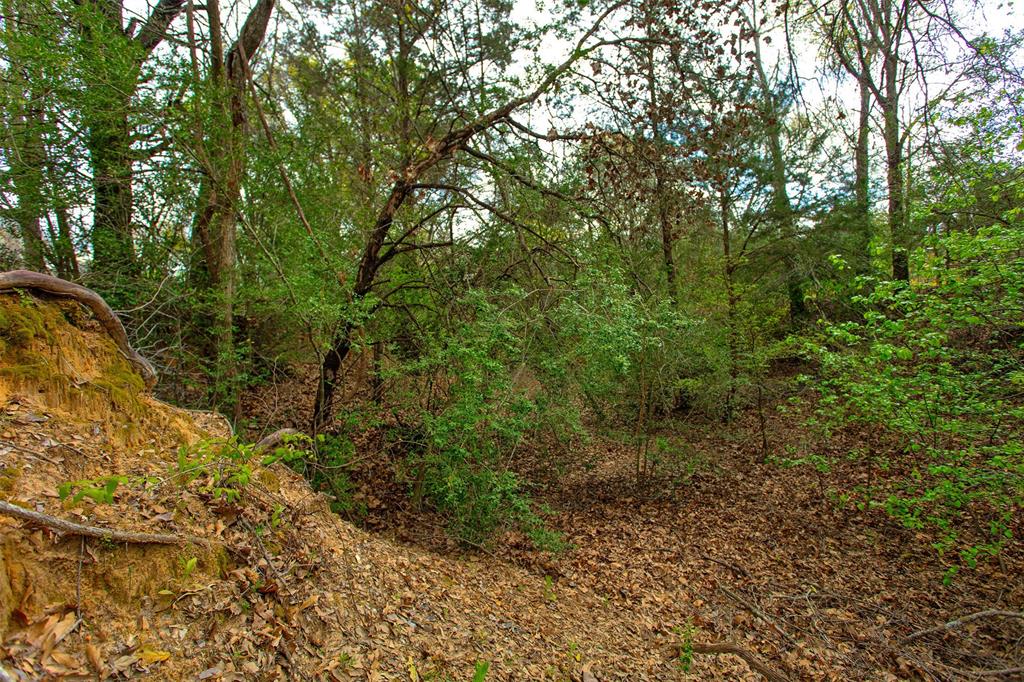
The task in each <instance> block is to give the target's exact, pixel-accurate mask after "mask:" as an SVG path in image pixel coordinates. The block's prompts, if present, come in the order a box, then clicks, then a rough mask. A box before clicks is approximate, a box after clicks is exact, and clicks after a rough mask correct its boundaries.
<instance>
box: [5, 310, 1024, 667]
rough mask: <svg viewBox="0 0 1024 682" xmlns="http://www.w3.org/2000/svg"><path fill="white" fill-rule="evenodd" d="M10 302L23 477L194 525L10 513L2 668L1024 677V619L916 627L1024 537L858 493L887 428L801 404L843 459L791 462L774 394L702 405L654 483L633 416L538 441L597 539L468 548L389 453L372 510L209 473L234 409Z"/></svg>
mask: <svg viewBox="0 0 1024 682" xmlns="http://www.w3.org/2000/svg"><path fill="white" fill-rule="evenodd" d="M0 306H5V307H6V308H5V310H6V312H7V313H8V314H9V315H13V314H15V313H18V314H21V315H22V316H23V317H24V314H25V313H24V311H25V309H26V308H28V309H32V310H38V311H39V313H40V315H39V316H37V317H38V320H39V321H38V326H39V329H37V330H36V332H33V334H26V335H25V336H26V338H28V339H29V340H28V341H24V342H19V343H21V344H22V345H20V346H15V347H12V348H13V350H12V348H8V349H7V350H6V351H0V354H2V358H0V359H2V360H3V362H2V363H0V370H2V371H0V489H2V491H3V497H4V499H5V500H7V501H8V502H10V503H11V504H14V505H16V506H18V507H22V508H25V509H28V510H30V511H33V512H36V513H42V514H48V515H50V516H51V517H54V518H59V519H63V520H65V521H70V522H74V523H80V524H86V525H91V526H102V527H107V528H117V529H120V530H124V531H136V532H147V533H164V534H168V533H170V534H175V535H178V536H179V537H180V538H181V541H180V542H179V543H177V544H171V545H159V544H145V543H143V544H137V543H132V542H126V543H118V542H110V541H106V540H102V539H86V538H83V537H82V536H80V535H79V534H77V533H76V532H66V531H65V532H58V530H57V529H56V528H55V527H54V526H53V525H47V523H38V522H36V523H30V522H26V521H24V520H23V519H21V518H12V517H10V516H9V515H4V516H3V517H2V518H0V625H2V635H3V640H2V646H0V679H4V680H6V679H14V680H35V679H69V680H71V679H75V680H89V679H127V678H133V679H134V678H146V679H160V680H165V679H170V680H196V679H200V680H250V679H254V680H288V679H299V678H308V679H318V680H319V679H323V680H335V681H339V682H345V681H347V680H402V681H403V682H445V681H452V682H462V681H463V680H470V679H474V675H475V672H476V671H478V670H479V671H481V672H482V667H483V666H484V664H485V663H486V664H487V665H488V666H489V671H488V672H487V674H486V676H485V677H483V678H482V679H486V680H487V682H493V681H494V680H551V681H552V682H563V681H570V680H571V681H573V682H606V681H610V680H638V681H640V680H649V681H654V680H687V679H693V680H758V679H762V678H766V679H770V680H784V679H788V680H887V679H889V680H893V679H899V680H904V679H906V680H914V679H924V680H948V679H1020V678H1021V672H1020V671H1019V670H1017V671H1016V672H1015V671H1014V669H1015V668H1018V669H1019V668H1020V667H1021V666H1022V659H1024V652H1022V651H1021V645H1022V642H1024V620H1022V619H1021V618H1019V617H1003V616H998V615H996V614H991V613H990V614H988V615H984V616H980V617H977V618H973V619H967V620H966V622H964V623H962V624H954V625H951V626H950V627H948V628H943V629H941V630H938V631H935V632H927V633H921V634H915V633H920V632H921V631H922V630H926V629H928V628H932V627H936V626H941V625H942V624H944V623H947V622H948V621H951V620H952V619H954V618H958V617H964V616H968V615H969V614H974V613H978V612H981V611H991V610H1000V611H1006V612H1013V613H1017V614H1019V613H1020V611H1021V610H1022V608H1024V578H1022V576H1024V570H1022V569H1024V556H1022V555H1021V552H1020V549H1019V548H1016V547H1014V548H1010V549H1008V550H1007V551H1005V552H1004V553H1003V554H1002V555H1001V556H1000V558H999V559H998V560H997V561H990V562H987V563H985V564H983V565H982V566H980V567H979V568H978V569H977V570H973V571H963V572H961V573H960V575H958V576H957V577H956V579H955V580H954V581H953V582H952V583H951V584H950V585H944V584H943V580H942V578H943V575H944V572H945V568H946V565H945V563H944V562H943V561H942V560H941V558H940V557H938V556H937V555H936V553H935V552H934V550H932V549H931V547H930V538H928V537H926V536H923V535H919V534H915V533H912V532H910V531H908V530H905V529H902V528H900V527H898V526H897V525H895V524H894V523H892V522H891V521H890V520H888V519H887V518H886V517H885V516H884V515H882V514H881V513H880V512H878V511H872V510H869V511H866V512H865V511H859V510H857V509H856V508H855V507H846V508H841V507H840V506H838V505H837V504H836V503H835V502H833V501H831V499H830V496H829V495H828V494H827V491H828V490H829V489H831V488H835V489H837V490H839V489H850V488H852V487H853V486H854V485H855V484H857V483H858V481H859V480H860V478H859V477H861V476H865V475H872V476H873V475H875V473H874V472H868V473H867V474H865V472H864V471H863V467H862V466H854V465H853V464H844V463H843V462H844V460H842V457H841V455H842V454H844V453H845V452H846V451H848V450H849V448H850V446H851V444H857V445H859V446H868V447H878V448H884V447H889V445H887V444H886V443H884V442H881V440H880V439H879V438H878V437H877V435H876V434H868V433H847V434H841V435H839V436H836V437H833V438H830V439H828V440H827V441H822V440H821V439H819V438H818V437H816V436H815V435H814V434H813V433H811V432H809V431H806V430H805V429H804V427H802V426H801V424H802V422H803V417H802V416H801V415H800V414H793V413H790V414H779V413H777V412H771V416H770V418H769V420H768V423H767V428H766V432H765V433H766V435H767V438H768V442H769V445H770V448H775V449H776V450H771V449H770V452H774V451H778V449H781V451H782V452H784V453H786V455H787V456H796V455H799V454H801V453H805V454H806V453H808V452H810V449H809V448H811V449H813V450H814V452H815V453H816V454H819V455H825V454H833V455H836V457H837V460H836V463H835V464H834V465H833V466H832V467H830V468H829V469H828V471H819V470H818V469H816V468H815V467H813V466H812V467H807V466H794V467H784V466H779V465H778V464H776V463H766V458H765V455H764V453H762V452H761V449H760V447H761V446H760V443H761V440H760V425H759V422H758V420H757V419H756V415H753V414H745V415H743V416H742V417H741V418H739V419H737V420H736V421H735V422H734V423H733V424H731V425H730V426H729V427H728V428H723V426H722V425H721V424H717V423H716V424H699V423H694V422H692V421H681V422H678V423H676V424H674V425H671V426H669V427H667V434H668V435H669V436H671V439H672V442H674V443H678V444H679V448H680V449H679V452H680V453H681V454H679V455H678V456H677V457H675V458H674V459H673V461H672V462H671V463H669V462H666V463H665V464H664V465H663V467H662V469H661V471H662V474H663V475H662V476H659V477H657V478H656V479H654V480H653V481H652V482H650V483H649V484H647V485H645V486H643V487H637V486H635V485H634V482H633V472H632V466H633V457H632V453H631V452H630V451H628V450H627V449H625V448H622V447H621V446H617V445H615V444H614V443H613V441H611V440H605V439H603V438H600V437H595V438H593V439H591V440H590V441H589V442H588V443H586V444H580V445H579V446H578V447H577V448H574V449H573V450H572V451H571V452H566V451H564V450H560V451H553V452H534V453H527V456H526V457H524V458H522V459H521V461H519V462H518V464H517V467H518V468H519V469H520V470H521V472H522V473H523V474H524V476H528V477H529V479H530V480H532V481H534V482H535V485H534V486H533V488H532V491H531V492H532V494H533V495H534V498H535V499H537V500H538V501H540V502H544V503H546V504H547V505H549V506H550V507H551V509H552V512H553V513H552V515H551V516H550V518H549V522H550V524H551V525H552V526H553V527H554V528H556V529H557V530H560V531H561V532H562V533H563V535H564V538H565V540H566V541H567V542H568V543H569V544H570V548H569V549H567V550H566V551H565V552H563V553H561V554H558V555H551V554H546V553H542V552H538V551H535V550H532V549H529V548H528V546H527V543H526V542H525V539H524V538H522V537H521V536H519V535H518V534H516V533H509V534H506V535H505V536H503V537H501V538H499V539H498V540H497V541H496V542H495V543H494V544H493V545H492V546H489V547H488V548H486V549H478V550H473V551H466V550H465V549H463V548H460V547H458V546H456V545H454V544H453V543H451V541H450V540H448V538H447V536H446V534H445V533H444V530H443V524H442V522H441V519H439V518H437V517H435V516H433V515H432V514H430V513H429V512H426V511H423V510H415V509H412V508H410V506H409V504H408V502H407V496H406V495H405V488H404V486H403V485H402V484H399V483H398V482H396V478H395V477H394V476H393V475H392V474H393V472H394V468H395V465H396V462H389V461H388V460H387V458H382V457H368V458H365V459H362V460H361V461H363V462H364V464H365V465H366V466H365V467H364V468H363V469H360V470H358V471H357V472H356V477H355V479H354V483H355V485H356V488H357V495H359V496H360V497H361V499H362V500H363V501H365V503H366V507H367V510H368V513H367V515H366V517H365V518H363V519H362V520H361V526H362V528H359V527H356V526H354V525H352V524H350V523H348V522H346V521H344V520H342V519H340V518H339V517H338V516H337V515H335V514H333V513H331V512H330V511H329V510H328V508H327V501H326V499H325V497H324V496H323V495H321V494H319V493H317V492H315V491H313V490H311V489H310V488H309V486H308V484H307V483H306V482H305V481H304V480H302V479H301V477H299V476H298V475H296V474H295V473H294V472H291V471H290V470H288V469H286V468H285V467H284V466H283V465H282V464H280V463H276V464H273V465H270V466H268V467H263V466H260V465H259V464H258V463H257V462H256V461H254V460H251V459H248V460H239V459H212V460H209V461H208V462H209V463H208V464H207V465H206V466H204V467H203V468H202V469H201V470H199V471H198V474H199V475H197V476H195V477H192V476H185V477H183V476H182V471H183V469H182V460H181V459H180V458H179V447H180V446H182V445H184V446H185V447H186V451H185V452H186V453H187V455H188V457H192V458H196V457H199V458H201V457H202V456H205V455H209V454H216V451H215V450H210V449H209V446H205V445H204V443H207V442H209V441H208V439H209V438H211V437H215V436H223V435H224V434H225V433H226V431H225V429H224V425H223V424H222V423H219V422H218V420H217V419H216V418H215V417H212V416H210V415H204V414H196V413H190V412H188V411H185V410H180V409H178V408H174V407H172V406H170V405H167V404H166V403H162V402H160V401H157V400H155V399H153V398H152V397H151V396H148V395H146V394H145V393H144V391H142V390H141V384H140V383H139V382H138V380H137V379H134V380H131V376H130V372H129V374H126V372H128V371H129V370H127V369H126V367H127V366H126V363H125V362H124V361H123V359H122V358H121V357H120V356H119V355H118V353H117V351H116V349H114V347H113V345H112V344H111V343H110V341H109V339H107V338H106V337H105V335H104V334H103V333H102V332H101V331H99V330H98V329H97V328H96V325H95V324H94V323H92V322H90V321H89V320H86V319H82V315H81V313H80V311H77V310H76V309H75V308H74V306H73V305H72V304H69V303H67V302H63V303H60V304H55V303H45V302H42V303H38V304H32V303H31V302H29V303H26V302H25V301H23V300H20V299H17V298H16V297H12V296H0ZM33 306H38V307H37V308H36V307H33ZM30 370H31V371H30ZM254 414H255V413H254ZM257 421H261V420H260V419H257ZM282 425H284V424H282ZM787 445H788V446H790V447H789V448H788V449H787V448H786V446H787ZM823 448H831V451H828V450H826V449H823ZM204 453H205V454H204ZM369 453H372V450H366V453H362V454H360V457H362V456H363V454H369ZM218 457H220V455H218ZM396 461H397V460H396ZM552 462H554V463H555V466H551V463H552ZM243 464H244V465H246V466H249V465H251V467H252V470H251V472H250V473H251V475H247V476H245V477H244V482H241V483H238V491H239V493H240V497H239V498H238V499H237V500H235V501H225V500H224V499H223V497H222V496H220V495H219V494H217V493H216V492H215V491H214V488H215V487H216V483H217V479H218V477H219V476H221V475H222V474H223V473H224V472H225V471H229V472H230V471H241V470H240V469H232V467H236V468H237V467H239V466H240V465H243ZM109 476H120V477H122V478H121V479H119V481H120V482H119V484H118V486H117V487H116V490H115V491H114V493H113V495H112V496H111V499H110V500H107V501H104V500H102V499H101V498H102V495H101V494H97V496H96V499H90V498H88V497H86V498H85V499H82V500H79V501H78V502H73V501H71V500H69V499H61V498H60V496H59V495H58V492H57V489H58V487H59V486H60V485H61V484H62V483H65V482H74V481H78V482H79V483H78V484H77V487H76V489H90V488H91V487H92V486H98V487H99V488H102V487H103V482H104V481H106V480H108V478H107V477H109ZM83 481H92V482H91V483H89V482H83ZM93 490H94V492H97V489H93ZM1019 525H1020V524H1019V520H1018V523H1017V526H1018V527H1017V531H1018V533H1019V531H1020V528H1019ZM982 676H983V677H982ZM477 679H481V678H480V677H479V676H478V677H477Z"/></svg>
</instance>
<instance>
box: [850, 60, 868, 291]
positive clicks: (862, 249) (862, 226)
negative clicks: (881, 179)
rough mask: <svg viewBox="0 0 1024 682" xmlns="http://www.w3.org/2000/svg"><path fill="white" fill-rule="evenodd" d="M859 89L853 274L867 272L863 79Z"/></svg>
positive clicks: (865, 94) (865, 98) (865, 97)
mask: <svg viewBox="0 0 1024 682" xmlns="http://www.w3.org/2000/svg"><path fill="white" fill-rule="evenodd" d="M858 82H859V85H860V117H859V120H858V122H857V146H856V148H855V149H854V154H853V163H854V169H853V170H854V180H853V192H854V208H855V211H854V213H855V215H854V230H855V231H856V233H855V234H856V239H855V240H854V243H855V245H856V246H855V255H854V263H855V266H856V271H857V272H858V273H860V274H866V273H868V272H870V271H871V199H870V181H869V177H870V176H869V175H868V142H869V140H870V136H871V88H870V87H869V85H868V83H867V82H866V80H865V79H864V78H859V79H858Z"/></svg>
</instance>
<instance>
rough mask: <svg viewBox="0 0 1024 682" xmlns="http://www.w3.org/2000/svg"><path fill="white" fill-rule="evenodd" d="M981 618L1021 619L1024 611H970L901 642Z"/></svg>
mask: <svg viewBox="0 0 1024 682" xmlns="http://www.w3.org/2000/svg"><path fill="white" fill-rule="evenodd" d="M979 618H1020V619H1024V613H1022V612H1020V611H1003V610H1001V609H986V610H984V611H976V612H974V613H969V614H967V615H966V616H963V617H961V618H957V619H955V620H951V621H949V622H948V623H943V624H942V625H936V626H935V627H932V628H925V629H924V630H918V631H917V632H915V633H913V634H910V635H907V636H906V637H904V638H903V639H901V640H900V643H901V644H906V643H907V642H912V641H914V640H915V639H920V638H921V637H924V636H926V635H930V634H933V633H936V632H943V631H945V630H952V629H953V628H958V627H960V626H961V625H964V624H966V623H970V622H971V621H972V620H978V619H979Z"/></svg>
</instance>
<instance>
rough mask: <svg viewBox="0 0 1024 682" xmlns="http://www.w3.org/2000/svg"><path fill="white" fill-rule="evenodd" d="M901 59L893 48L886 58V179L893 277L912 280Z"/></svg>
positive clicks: (884, 117)
mask: <svg viewBox="0 0 1024 682" xmlns="http://www.w3.org/2000/svg"><path fill="white" fill-rule="evenodd" d="M898 68H899V62H898V60H897V59H896V55H895V53H894V52H892V53H890V54H888V55H886V59H885V99H884V101H883V102H882V116H883V120H884V136H885V162H886V181H887V184H888V188H889V239H890V241H891V242H892V277H893V279H895V280H899V281H903V282H909V281H910V263H909V260H908V251H907V239H906V229H905V224H904V223H905V215H904V206H903V144H902V141H901V140H900V121H899V89H898V84H897V81H896V78H897V73H896V72H897V69H898Z"/></svg>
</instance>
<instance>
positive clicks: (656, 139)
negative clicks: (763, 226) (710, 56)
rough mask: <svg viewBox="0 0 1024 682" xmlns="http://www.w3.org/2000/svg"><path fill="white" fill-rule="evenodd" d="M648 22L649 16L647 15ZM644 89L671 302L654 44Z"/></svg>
mask: <svg viewBox="0 0 1024 682" xmlns="http://www.w3.org/2000/svg"><path fill="white" fill-rule="evenodd" d="M647 20H648V21H652V19H651V18H650V17H649V16H648V19H647ZM647 91H648V96H649V98H650V99H649V102H648V108H649V112H648V114H649V119H650V124H651V144H652V145H653V152H654V153H653V159H652V161H653V163H654V193H655V202H656V205H657V210H658V223H659V225H660V226H661V257H662V262H663V263H664V267H665V280H666V282H667V283H668V296H669V300H671V301H672V303H675V302H676V263H675V255H674V253H673V252H674V242H675V239H674V235H673V229H672V212H671V207H670V206H669V196H668V186H667V185H668V183H667V182H666V178H665V160H664V157H663V155H662V151H663V146H664V140H663V137H662V130H661V118H660V116H659V111H658V82H657V79H656V78H655V73H654V46H653V45H651V44H648V46H647Z"/></svg>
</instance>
